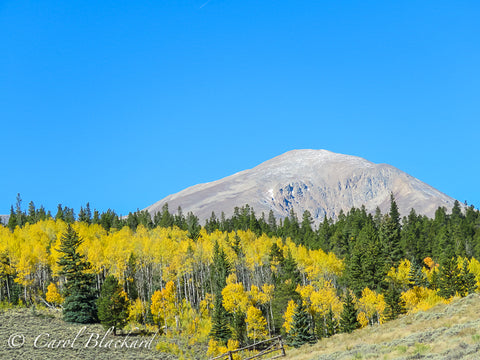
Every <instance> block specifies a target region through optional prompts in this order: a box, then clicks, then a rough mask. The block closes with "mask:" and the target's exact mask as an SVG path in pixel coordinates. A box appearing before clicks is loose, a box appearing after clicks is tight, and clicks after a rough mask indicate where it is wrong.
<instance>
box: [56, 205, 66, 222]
mask: <svg viewBox="0 0 480 360" xmlns="http://www.w3.org/2000/svg"><path fill="white" fill-rule="evenodd" d="M55 220H64V221H65V215H64V213H63V208H62V204H58V206H57V214H56V215H55Z"/></svg>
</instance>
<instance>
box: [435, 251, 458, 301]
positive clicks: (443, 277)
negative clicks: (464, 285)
mask: <svg viewBox="0 0 480 360" xmlns="http://www.w3.org/2000/svg"><path fill="white" fill-rule="evenodd" d="M459 280H460V269H459V268H458V264H457V260H456V259H455V258H453V257H452V258H450V259H447V260H446V261H445V262H444V263H443V264H441V265H440V273H439V280H438V289H439V291H438V294H439V295H440V296H441V297H443V298H445V299H449V298H451V297H452V296H455V294H456V293H457V292H460V291H461V287H460V282H459Z"/></svg>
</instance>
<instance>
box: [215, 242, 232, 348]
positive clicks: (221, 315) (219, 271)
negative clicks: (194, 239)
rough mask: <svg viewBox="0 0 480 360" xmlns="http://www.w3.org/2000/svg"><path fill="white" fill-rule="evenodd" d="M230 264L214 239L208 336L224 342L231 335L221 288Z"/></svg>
mask: <svg viewBox="0 0 480 360" xmlns="http://www.w3.org/2000/svg"><path fill="white" fill-rule="evenodd" d="M230 271H231V266H230V263H229V262H228V260H227V256H226V254H225V252H224V251H223V249H221V248H220V246H219V245H218V241H215V245H214V247H213V263H212V265H211V274H212V288H213V295H214V308H213V315H212V329H211V330H210V337H211V338H212V339H214V340H217V341H220V342H222V343H223V344H226V343H227V341H228V339H230V337H231V336H232V332H231V330H230V327H229V322H230V319H229V314H228V312H227V310H225V308H224V306H223V303H222V302H223V296H222V290H223V288H225V286H226V285H227V277H228V275H229V274H230Z"/></svg>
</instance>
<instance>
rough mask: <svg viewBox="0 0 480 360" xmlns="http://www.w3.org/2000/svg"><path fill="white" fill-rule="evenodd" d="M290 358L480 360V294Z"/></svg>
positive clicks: (335, 338) (303, 350)
mask: <svg viewBox="0 0 480 360" xmlns="http://www.w3.org/2000/svg"><path fill="white" fill-rule="evenodd" d="M287 353H288V356H287V358H288V359H292V360H293V359H295V360H307V359H308V360H310V359H312V360H313V359H315V360H316V359H318V360H320V359H323V360H334V359H335V360H337V359H338V360H343V359H385V360H387V359H388V360H390V359H392V360H393V359H423V358H425V359H480V295H478V294H472V295H470V296H468V297H466V298H463V299H458V300H455V301H453V302H452V303H451V304H449V305H438V306H436V307H434V308H432V309H430V310H428V311H425V312H419V313H416V314H411V315H407V316H404V317H402V318H400V319H397V320H395V321H391V322H388V323H386V324H384V325H377V326H372V327H367V328H364V329H361V330H357V331H355V332H353V333H352V334H339V335H335V336H333V337H331V338H329V339H323V340H321V341H319V342H318V343H317V344H315V345H312V346H308V345H307V346H304V347H302V348H300V349H291V350H289V351H288V352H287Z"/></svg>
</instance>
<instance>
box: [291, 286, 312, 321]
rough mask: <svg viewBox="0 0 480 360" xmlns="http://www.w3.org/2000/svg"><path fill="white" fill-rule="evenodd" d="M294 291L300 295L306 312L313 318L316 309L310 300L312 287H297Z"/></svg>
mask: <svg viewBox="0 0 480 360" xmlns="http://www.w3.org/2000/svg"><path fill="white" fill-rule="evenodd" d="M295 291H296V292H297V293H299V294H300V296H301V298H302V302H303V305H304V306H305V307H306V309H307V312H308V313H309V314H310V315H312V316H313V315H314V314H315V313H316V308H315V307H314V306H313V305H312V300H311V296H312V293H313V292H314V291H315V289H314V288H313V285H305V286H302V285H298V286H297V288H296V290H295Z"/></svg>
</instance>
